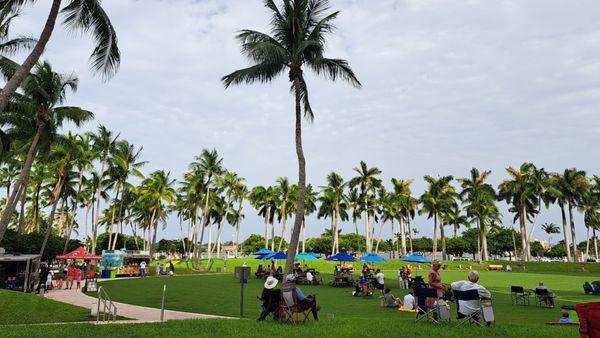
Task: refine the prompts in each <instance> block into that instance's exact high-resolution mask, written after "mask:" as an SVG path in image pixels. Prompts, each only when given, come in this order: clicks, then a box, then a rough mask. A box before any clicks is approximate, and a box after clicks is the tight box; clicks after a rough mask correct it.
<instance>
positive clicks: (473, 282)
mask: <svg viewBox="0 0 600 338" xmlns="http://www.w3.org/2000/svg"><path fill="white" fill-rule="evenodd" d="M478 281H479V273H478V272H477V271H475V270H471V271H469V280H463V281H458V282H454V283H452V284H450V287H451V288H452V290H456V291H468V290H477V291H478V293H479V297H480V298H482V299H491V298H492V294H491V293H490V292H489V291H488V290H487V289H486V288H484V287H483V286H481V285H479V284H477V282H478ZM458 307H459V313H460V314H462V315H465V316H469V315H471V314H473V313H475V312H478V311H479V301H477V300H459V301H458Z"/></svg>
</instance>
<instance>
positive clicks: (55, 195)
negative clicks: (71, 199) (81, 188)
mask: <svg viewBox="0 0 600 338" xmlns="http://www.w3.org/2000/svg"><path fill="white" fill-rule="evenodd" d="M62 182H63V177H62V175H61V176H59V177H58V180H57V181H56V185H55V187H54V191H53V193H52V197H53V201H52V209H51V210H50V216H49V217H48V227H47V228H46V235H45V236H44V241H43V242H42V247H41V248H40V253H39V255H40V256H43V255H44V250H46V245H47V244H48V239H49V238H50V233H51V232H52V223H54V214H55V213H56V206H57V205H58V201H60V195H61V191H62Z"/></svg>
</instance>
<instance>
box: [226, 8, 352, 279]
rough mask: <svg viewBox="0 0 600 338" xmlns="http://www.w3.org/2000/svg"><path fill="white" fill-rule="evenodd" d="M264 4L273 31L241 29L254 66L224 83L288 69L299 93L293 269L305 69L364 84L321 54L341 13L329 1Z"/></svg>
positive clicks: (302, 185)
mask: <svg viewBox="0 0 600 338" xmlns="http://www.w3.org/2000/svg"><path fill="white" fill-rule="evenodd" d="M265 6H266V7H267V8H268V9H269V10H270V11H271V16H272V17H271V22H270V26H271V33H272V34H271V35H269V34H265V33H261V32H257V31H253V30H247V29H246V30H242V31H241V32H240V33H239V34H238V36H237V39H238V40H239V41H240V44H241V46H242V53H243V54H244V55H245V56H246V57H248V59H249V60H250V61H251V62H252V63H253V65H252V66H250V67H248V68H244V69H240V70H237V71H235V72H233V73H231V74H229V75H226V76H224V77H223V79H222V80H223V83H224V84H225V87H229V86H231V85H238V84H242V83H246V84H251V83H254V82H261V83H267V82H271V80H273V79H274V78H275V77H276V76H278V75H280V74H282V73H284V72H285V71H286V70H287V71H288V78H289V80H290V82H291V83H292V91H293V93H294V97H295V118H296V128H295V134H296V136H295V137H296V155H297V157H298V203H297V208H296V209H297V210H296V217H295V220H294V228H293V230H292V236H291V241H290V246H289V249H288V258H287V262H286V272H289V271H291V269H292V266H293V263H294V257H295V256H296V250H297V246H298V239H299V235H300V228H301V226H302V220H303V219H304V195H305V192H306V169H305V158H304V151H303V149H302V106H304V113H305V116H306V118H308V119H309V120H312V119H313V116H314V113H313V110H312V108H311V105H310V102H309V98H308V85H307V84H306V81H305V78H304V74H303V68H306V67H308V68H309V69H311V70H313V71H314V72H315V73H316V74H317V75H323V76H324V77H326V78H328V79H330V80H333V81H335V80H337V79H341V80H344V81H347V82H349V83H351V84H352V85H354V86H355V87H360V85H361V84H360V82H359V81H358V79H357V78H356V76H355V75H354V72H353V71H352V69H351V68H350V66H349V65H348V62H346V61H345V60H342V59H330V58H325V57H324V56H323V54H324V50H325V42H326V37H327V35H328V34H330V33H331V32H332V30H333V25H332V22H333V20H334V19H335V18H336V17H337V16H338V14H339V12H334V13H331V14H327V15H326V14H325V12H326V11H327V10H328V9H329V1H328V0H283V6H281V8H280V7H278V6H277V5H276V4H275V1H274V0H265Z"/></svg>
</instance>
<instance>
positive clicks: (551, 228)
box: [542, 222, 560, 247]
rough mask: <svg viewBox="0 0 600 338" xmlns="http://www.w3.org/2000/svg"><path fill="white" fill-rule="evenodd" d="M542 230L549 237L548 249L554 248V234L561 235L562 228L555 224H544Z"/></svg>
mask: <svg viewBox="0 0 600 338" xmlns="http://www.w3.org/2000/svg"><path fill="white" fill-rule="evenodd" d="M542 230H544V232H545V233H546V234H547V235H548V247H551V246H552V237H551V236H552V234H560V228H559V227H558V226H556V224H554V223H548V222H546V223H544V224H542Z"/></svg>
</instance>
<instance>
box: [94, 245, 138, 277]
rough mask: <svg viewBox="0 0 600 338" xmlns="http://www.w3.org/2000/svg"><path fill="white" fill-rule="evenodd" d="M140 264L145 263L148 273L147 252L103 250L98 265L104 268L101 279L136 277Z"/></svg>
mask: <svg viewBox="0 0 600 338" xmlns="http://www.w3.org/2000/svg"><path fill="white" fill-rule="evenodd" d="M142 262H146V264H147V265H146V273H148V269H149V262H150V254H149V253H148V251H134V250H125V249H123V250H103V251H102V260H101V261H100V265H102V267H103V268H104V271H103V275H102V277H103V278H115V277H124V276H138V275H139V274H140V263H142Z"/></svg>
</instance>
